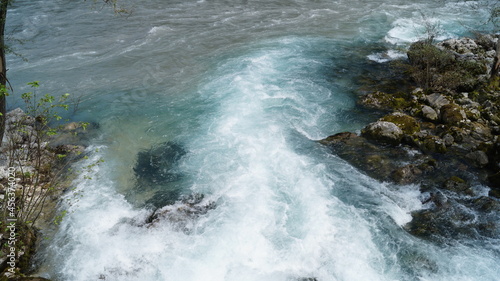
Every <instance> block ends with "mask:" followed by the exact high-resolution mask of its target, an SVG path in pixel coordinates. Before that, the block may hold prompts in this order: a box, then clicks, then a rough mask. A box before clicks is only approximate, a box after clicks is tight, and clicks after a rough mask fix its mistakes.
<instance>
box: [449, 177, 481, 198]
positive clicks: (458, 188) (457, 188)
mask: <svg viewBox="0 0 500 281" xmlns="http://www.w3.org/2000/svg"><path fill="white" fill-rule="evenodd" d="M442 188H443V189H445V190H448V191H452V192H455V193H457V194H462V195H470V196H472V195H474V192H473V191H472V189H471V188H470V186H469V185H468V184H467V182H466V181H465V180H463V179H461V178H459V177H451V178H449V179H447V180H446V181H445V182H444V183H443V186H442Z"/></svg>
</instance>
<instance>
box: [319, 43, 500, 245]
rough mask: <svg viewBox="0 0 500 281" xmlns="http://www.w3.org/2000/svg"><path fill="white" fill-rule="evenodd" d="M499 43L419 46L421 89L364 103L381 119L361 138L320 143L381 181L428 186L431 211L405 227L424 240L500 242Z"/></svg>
mask: <svg viewBox="0 0 500 281" xmlns="http://www.w3.org/2000/svg"><path fill="white" fill-rule="evenodd" d="M498 40H499V39H498V38H494V37H493V36H481V37H480V38H479V39H474V40H473V39H470V38H461V39H450V40H446V41H443V42H440V43H438V44H430V43H425V42H416V43H414V44H413V45H412V46H411V47H410V49H409V51H408V61H409V62H408V64H407V66H406V69H405V70H406V71H407V73H409V76H411V77H409V78H408V79H411V80H412V81H414V82H415V83H416V84H417V85H418V86H420V87H417V88H415V89H414V90H413V91H410V92H399V91H394V92H390V93H389V92H381V91H373V92H372V93H369V94H366V95H363V96H361V97H360V98H359V101H358V105H359V106H360V107H362V108H364V109H366V110H370V111H375V112H377V113H379V114H380V118H379V119H378V120H377V121H376V122H373V123H370V124H368V125H367V126H366V127H365V128H364V129H363V130H362V131H361V134H360V135H358V134H355V133H352V132H342V133H338V134H335V135H333V136H330V137H328V138H326V139H323V140H321V141H320V143H322V144H324V145H326V146H328V147H330V148H331V149H332V151H333V153H335V154H336V155H338V156H339V157H341V158H343V159H345V160H346V161H348V162H349V163H351V164H352V165H353V166H355V167H357V168H358V169H360V170H361V171H363V172H365V173H366V174H368V175H369V176H371V177H373V178H375V179H378V180H381V181H388V182H393V183H395V184H401V185H406V184H418V185H420V187H421V191H422V193H423V194H424V195H426V198H425V199H424V200H423V204H424V205H423V206H424V209H422V210H419V211H416V212H414V213H412V216H413V220H412V221H411V222H410V223H408V224H407V225H406V226H405V228H406V229H407V230H408V231H409V232H410V233H412V234H414V235H416V236H419V237H424V238H429V239H435V240H440V241H445V240H446V239H447V238H462V237H471V236H472V237H477V238H479V237H482V236H486V237H499V235H500V225H499V223H498V214H499V212H500V203H499V198H500V139H499V135H500V83H499V81H500V80H499V79H498V77H494V76H495V75H496V74H498V73H491V72H492V65H493V63H494V62H495V57H496V56H497V55H498V54H497V53H496V50H495V46H496V42H497V41H498ZM492 74H493V75H492ZM492 76H493V77H492Z"/></svg>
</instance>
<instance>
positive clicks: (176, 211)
mask: <svg viewBox="0 0 500 281" xmlns="http://www.w3.org/2000/svg"><path fill="white" fill-rule="evenodd" d="M204 198H205V196H204V195H203V194H192V195H190V196H187V197H184V198H182V199H181V200H180V202H178V203H176V204H173V205H168V206H165V207H163V208H161V209H157V210H155V211H154V212H153V213H152V214H151V215H150V216H149V217H148V218H147V219H146V220H145V222H144V224H142V225H141V226H146V227H154V226H156V225H157V224H158V223H160V222H168V223H171V224H172V225H173V226H174V227H175V228H177V229H178V230H180V231H184V232H186V233H187V232H189V231H190V229H191V227H192V226H193V221H194V220H196V219H197V218H198V217H200V216H202V215H205V214H207V213H208V212H209V211H210V210H213V209H215V208H216V204H215V202H213V201H206V200H204Z"/></svg>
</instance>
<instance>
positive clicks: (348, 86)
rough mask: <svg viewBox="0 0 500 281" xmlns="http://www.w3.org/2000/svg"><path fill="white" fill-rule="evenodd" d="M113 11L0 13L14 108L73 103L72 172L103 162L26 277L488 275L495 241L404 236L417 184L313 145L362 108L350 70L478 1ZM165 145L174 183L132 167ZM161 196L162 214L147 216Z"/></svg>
mask: <svg viewBox="0 0 500 281" xmlns="http://www.w3.org/2000/svg"><path fill="white" fill-rule="evenodd" d="M121 3H122V4H123V6H124V7H125V8H127V9H129V10H130V11H131V12H132V13H131V14H130V15H128V16H126V15H123V16H117V15H114V14H113V12H112V11H111V10H110V9H109V8H103V7H102V6H101V5H100V4H92V1H86V2H85V1H70V0H45V1H41V0H29V1H28V0H25V1H23V0H19V1H15V2H14V4H13V6H12V7H11V9H10V10H9V18H8V33H9V32H10V33H9V34H11V36H12V38H14V39H17V40H18V41H12V42H13V43H12V44H13V47H14V50H16V51H17V52H18V53H20V54H21V55H22V57H19V56H14V55H9V57H8V59H9V65H8V68H9V77H10V81H11V83H12V85H13V87H14V95H12V96H11V97H9V104H10V105H9V106H10V107H11V108H14V107H16V106H21V105H22V103H21V100H20V99H19V98H18V97H16V94H19V93H22V92H23V91H27V90H29V89H28V86H25V85H26V83H27V82H30V81H35V80H37V81H40V83H41V85H42V86H41V87H40V88H39V89H38V90H37V91H39V92H42V93H45V92H48V93H52V94H55V95H61V94H64V93H66V92H69V93H71V94H72V95H73V96H75V97H78V98H77V99H78V100H79V105H78V107H79V110H78V111H77V112H76V113H74V114H71V115H69V116H67V117H68V118H71V119H72V120H77V121H87V122H95V123H99V133H98V136H97V137H95V138H93V139H92V140H91V141H90V144H91V146H90V147H89V149H88V151H89V159H88V160H85V161H82V162H83V163H82V162H81V163H78V164H76V165H80V166H85V165H89V164H92V163H94V162H96V161H98V159H104V161H105V162H104V163H101V164H100V165H99V166H96V167H94V168H93V169H92V171H91V172H89V173H86V174H85V175H82V176H80V178H79V179H77V180H76V181H75V182H74V187H75V189H74V190H72V191H70V192H68V193H66V194H65V195H64V198H63V200H62V201H63V202H61V204H60V210H61V211H67V214H66V216H65V217H64V219H63V220H62V222H61V223H60V224H59V226H58V227H57V231H56V232H54V233H51V234H50V235H48V237H47V240H48V243H45V246H44V247H43V248H42V249H41V253H40V255H39V257H38V261H37V264H38V274H40V275H41V276H44V277H48V278H52V279H53V280H60V281H90V280H117V281H127V280H146V281H162V280H165V281H166V280H172V281H200V280H206V281H209V280H214V281H221V280H226V281H236V280H238V281H250V280H259V281H271V280H272V281H306V280H309V281H312V280H317V281H358V280H359V281H364V280H370V281H376V280H419V281H427V280H429V281H430V280H436V281H438V280H443V281H448V280H461V281H466V280H478V281H479V280H480V281H488V280H491V281H493V280H498V278H499V277H498V276H500V266H499V264H498V260H499V259H500V248H499V243H498V240H495V239H486V240H481V241H479V240H478V241H475V240H470V241H449V243H436V242H435V241H427V240H422V239H420V238H416V237H413V236H412V235H410V234H409V233H407V232H406V231H405V230H404V225H405V224H406V223H407V222H409V221H410V220H411V216H410V212H411V211H413V210H418V209H420V208H422V204H421V199H422V194H420V192H419V187H418V186H415V185H410V186H397V185H392V184H389V183H381V182H378V181H376V180H373V179H371V178H369V177H368V176H366V175H364V174H363V173H362V172H360V171H358V170H356V169H355V168H353V167H352V166H350V165H349V164H348V163H346V162H345V161H343V160H341V159H340V158H338V157H336V156H335V155H333V154H331V152H330V151H329V150H328V149H326V148H324V147H322V146H321V145H319V144H318V143H316V142H315V140H319V139H322V138H325V137H327V136H329V135H332V134H334V133H337V132H341V131H357V130H359V129H361V128H362V127H363V126H364V124H366V122H368V121H369V120H370V118H372V117H370V116H363V115H361V114H360V113H359V111H357V110H356V107H355V101H356V96H357V94H358V92H357V91H358V88H359V87H360V86H362V85H361V84H360V82H359V81H360V79H359V77H361V76H363V75H367V74H366V73H368V75H375V74H373V73H376V72H377V71H379V70H381V69H385V68H386V63H387V61H390V60H392V59H394V58H398V57H402V56H404V49H405V48H406V47H407V46H408V44H409V43H410V42H412V41H415V40H418V39H421V38H425V37H426V36H427V34H426V30H429V27H433V26H434V27H438V29H439V30H440V32H439V34H437V35H438V36H437V38H438V39H440V38H441V39H443V38H448V37H453V36H461V35H464V34H467V32H468V30H469V27H471V26H472V27H474V24H476V22H477V19H480V18H484V11H481V10H473V11H471V10H470V9H468V8H467V7H465V6H464V5H463V4H461V3H456V2H455V1H448V2H446V1H423V0H419V1H402V0H386V1H382V0H372V1H369V0H349V1H347V0H336V1H335V0H331V1H327V0H314V1H305V0H272V1H262V0H257V1H253V0H235V1H221V0H200V1H193V0H184V1H178V0H145V1H141V2H140V3H139V2H138V1H123V2H121ZM426 27H427V28H426ZM21 41H22V42H23V43H22V44H21V43H20V42H21ZM370 73H372V74H370ZM17 96H18V95H17ZM151 147H153V148H158V149H159V150H154V149H153V150H151ZM162 149H163V150H166V151H167V153H166V154H165V155H167V156H165V157H166V158H168V159H167V160H169V159H170V160H171V162H168V161H166V162H165V165H167V166H165V167H164V169H160V170H159V171H160V172H162V173H166V174H168V175H170V176H169V177H167V179H165V178H161V180H159V181H158V180H156V181H155V175H153V176H152V177H153V179H151V178H149V179H148V178H147V177H146V176H143V177H138V176H137V171H138V167H137V161H138V157H140V155H141V153H142V155H144V153H147V152H148V151H149V152H151V151H155V152H158V151H161V150H162ZM169 153H170V154H169ZM172 153H177V154H176V156H168V155H171V154H172ZM161 163H164V162H161ZM160 168H161V167H160ZM89 177H90V178H91V179H89ZM150 177H151V175H150ZM192 194H202V195H203V198H202V201H201V202H200V203H199V206H202V207H203V206H207V205H208V204H211V205H210V206H211V207H210V208H207V209H206V210H204V211H203V212H200V214H195V215H188V214H187V213H186V212H183V211H182V208H185V205H184V204H183V203H181V202H180V201H179V200H180V199H181V198H183V197H187V196H189V195H192ZM172 202H177V203H174V205H173V207H172V205H169V206H170V207H167V208H171V209H170V213H171V214H174V215H172V216H171V217H169V218H168V219H167V218H166V219H164V220H159V221H158V222H157V223H155V224H154V225H150V226H149V227H146V226H144V225H141V223H140V222H144V221H145V220H146V218H147V217H148V216H149V215H150V214H151V211H152V210H153V209H154V208H155V207H162V206H164V205H165V204H171V203H172Z"/></svg>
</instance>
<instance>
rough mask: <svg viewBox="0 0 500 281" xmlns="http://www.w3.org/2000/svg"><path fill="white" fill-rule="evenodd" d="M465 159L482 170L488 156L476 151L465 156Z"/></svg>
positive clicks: (486, 163)
mask: <svg viewBox="0 0 500 281" xmlns="http://www.w3.org/2000/svg"><path fill="white" fill-rule="evenodd" d="M465 157H467V159H468V160H469V161H470V162H471V163H472V164H473V165H474V166H476V167H478V168H483V167H485V166H486V165H488V155H486V153H485V152H484V151H481V150H476V151H473V152H469V153H467V154H466V155H465Z"/></svg>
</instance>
